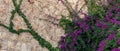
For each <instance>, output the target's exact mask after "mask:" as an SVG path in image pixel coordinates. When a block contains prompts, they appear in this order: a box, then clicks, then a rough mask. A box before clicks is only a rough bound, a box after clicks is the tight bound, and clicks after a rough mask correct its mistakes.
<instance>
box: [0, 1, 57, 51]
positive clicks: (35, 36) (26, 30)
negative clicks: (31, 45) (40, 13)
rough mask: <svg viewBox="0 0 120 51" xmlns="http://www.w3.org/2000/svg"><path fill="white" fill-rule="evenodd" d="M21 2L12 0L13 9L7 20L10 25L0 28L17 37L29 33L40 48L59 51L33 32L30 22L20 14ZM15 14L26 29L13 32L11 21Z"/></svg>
mask: <svg viewBox="0 0 120 51" xmlns="http://www.w3.org/2000/svg"><path fill="white" fill-rule="evenodd" d="M22 1H23V0H19V3H17V1H16V0H12V2H13V5H14V7H15V9H14V10H12V12H11V14H12V15H11V17H10V20H9V22H10V24H9V26H6V25H4V24H0V26H2V27H4V28H6V29H8V30H9V31H10V32H12V33H15V34H18V35H19V34H20V33H23V32H27V33H30V34H31V35H32V36H33V38H34V39H35V40H37V41H38V42H39V45H41V46H42V47H46V48H47V49H48V50H49V51H59V48H57V47H56V48H54V47H53V46H52V45H51V44H50V43H49V42H48V41H46V40H45V39H43V38H42V37H41V36H40V35H38V33H37V32H36V31H34V30H33V28H32V26H31V24H30V22H29V21H28V20H27V18H26V16H25V15H24V13H22V11H21V9H20V6H21V4H22ZM15 13H17V14H18V15H19V16H21V18H23V20H24V22H25V23H26V25H27V28H28V29H19V30H15V29H14V28H13V27H14V24H13V22H12V20H13V19H14V17H15V16H14V15H15Z"/></svg>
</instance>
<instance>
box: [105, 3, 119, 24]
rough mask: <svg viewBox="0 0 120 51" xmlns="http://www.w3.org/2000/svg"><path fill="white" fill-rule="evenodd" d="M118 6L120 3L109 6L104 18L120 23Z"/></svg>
mask: <svg viewBox="0 0 120 51" xmlns="http://www.w3.org/2000/svg"><path fill="white" fill-rule="evenodd" d="M118 6H120V5H117V6H113V7H111V8H110V10H108V12H107V14H106V17H105V20H107V21H109V22H111V23H113V24H118V25H120V20H119V17H120V8H119V7H118Z"/></svg>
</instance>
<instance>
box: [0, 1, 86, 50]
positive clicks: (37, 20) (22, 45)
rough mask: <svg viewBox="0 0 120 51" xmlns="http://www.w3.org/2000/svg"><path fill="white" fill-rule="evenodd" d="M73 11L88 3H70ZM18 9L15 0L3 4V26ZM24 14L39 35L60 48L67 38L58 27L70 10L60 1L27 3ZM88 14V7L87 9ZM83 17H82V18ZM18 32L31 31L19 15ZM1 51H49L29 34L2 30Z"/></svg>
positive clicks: (0, 14) (0, 19) (0, 5)
mask: <svg viewBox="0 0 120 51" xmlns="http://www.w3.org/2000/svg"><path fill="white" fill-rule="evenodd" d="M69 2H70V4H71V5H72V7H73V9H75V10H76V11H79V9H80V8H81V7H82V5H84V4H85V2H84V0H69ZM13 9H14V6H13V3H12V0H0V23H3V24H5V25H7V26H8V25H9V19H10V16H11V11H12V10H13ZM21 10H22V12H23V13H24V14H25V15H26V16H27V19H28V20H29V21H30V23H31V24H32V27H33V29H34V30H35V31H37V32H38V33H39V35H40V36H41V37H42V38H44V39H46V40H47V41H49V42H50V43H51V44H52V45H53V46H54V47H56V46H58V41H59V40H60V36H62V35H63V34H64V30H63V29H62V27H60V26H59V25H58V23H59V20H60V18H61V15H66V16H67V15H68V11H67V9H66V7H65V6H64V5H63V4H62V3H61V1H59V0H23V2H22V6H21ZM83 10H84V11H85V12H87V7H86V6H85V7H84V8H83ZM79 15H80V14H79ZM13 22H14V25H15V26H14V29H16V30H18V29H20V28H22V29H27V26H26V25H25V23H24V21H23V19H22V18H21V17H20V16H19V15H18V14H15V18H14V20H13ZM0 51H48V50H47V49H46V48H43V47H41V46H40V45H39V43H38V42H37V41H36V40H35V39H34V38H33V37H32V35H30V34H29V33H21V34H20V35H17V34H14V33H11V32H9V30H7V29H5V28H3V27H0Z"/></svg>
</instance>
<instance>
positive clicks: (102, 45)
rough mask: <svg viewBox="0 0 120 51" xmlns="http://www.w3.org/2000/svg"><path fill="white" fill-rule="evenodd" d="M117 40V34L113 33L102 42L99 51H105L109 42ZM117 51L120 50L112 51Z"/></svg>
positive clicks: (113, 50)
mask: <svg viewBox="0 0 120 51" xmlns="http://www.w3.org/2000/svg"><path fill="white" fill-rule="evenodd" d="M115 38H116V32H113V33H112V34H110V35H109V36H108V37H107V38H106V39H104V40H102V41H101V42H100V43H99V48H98V50H97V51H104V49H105V48H106V47H107V46H108V45H107V42H108V41H110V40H113V39H115ZM119 41H120V39H118V42H117V43H118V44H119V43H120V42H119ZM115 50H120V49H118V48H113V49H112V51H115Z"/></svg>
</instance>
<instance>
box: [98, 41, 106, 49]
mask: <svg viewBox="0 0 120 51" xmlns="http://www.w3.org/2000/svg"><path fill="white" fill-rule="evenodd" d="M105 46H106V40H102V41H101V42H100V44H99V48H98V51H103V50H104V47H105Z"/></svg>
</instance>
